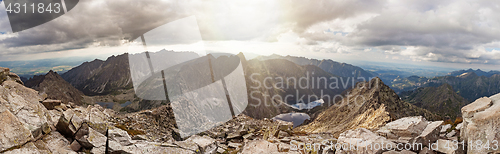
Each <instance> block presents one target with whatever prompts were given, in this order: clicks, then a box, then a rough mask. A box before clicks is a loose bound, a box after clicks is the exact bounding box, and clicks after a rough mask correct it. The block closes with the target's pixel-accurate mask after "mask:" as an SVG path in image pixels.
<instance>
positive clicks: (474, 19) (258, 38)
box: [0, 0, 500, 69]
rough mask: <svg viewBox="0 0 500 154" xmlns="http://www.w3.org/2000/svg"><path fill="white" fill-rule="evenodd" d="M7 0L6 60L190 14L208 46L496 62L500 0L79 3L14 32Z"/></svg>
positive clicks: (0, 41) (461, 64) (105, 48)
mask: <svg viewBox="0 0 500 154" xmlns="http://www.w3.org/2000/svg"><path fill="white" fill-rule="evenodd" d="M1 3H2V5H0V32H1V33H0V61H7V60H31V59H43V58H53V57H65V56H93V55H96V56H97V55H111V54H121V53H124V52H127V50H128V47H127V45H128V44H129V43H130V41H132V40H133V39H135V38H137V37H138V36H140V35H141V34H142V33H144V32H147V31H148V30H151V29H153V28H155V27H158V26H161V25H164V24H167V23H170V22H173V21H176V20H179V19H183V18H186V17H194V18H195V19H196V22H195V23H196V24H197V27H198V28H197V29H198V30H199V34H200V35H201V38H202V39H201V41H203V45H204V50H205V51H206V52H230V53H238V52H247V53H254V54H260V55H269V54H272V53H276V54H280V55H294V56H305V57H309V58H316V59H333V60H336V61H341V62H355V61H375V62H393V63H405V64H418V65H428V66H445V67H455V68H470V67H472V68H483V69H495V68H498V66H499V65H500V61H499V60H500V20H499V19H500V2H499V1H488V0H457V1H451V0H441V1H432V0H409V1H398V0H316V1H303V0H276V1H268V0H252V1H243V0H209V1H202V0H187V1H172V0H144V1H133V0H112V1H105V0H80V2H79V3H78V5H77V6H75V8H74V9H72V10H71V11H69V12H68V13H67V14H65V15H63V16H61V17H59V18H57V19H55V20H52V21H50V22H48V23H46V24H43V25H40V26H38V27H35V28H32V29H28V30H25V31H21V32H17V33H11V32H9V31H11V30H10V25H9V20H8V18H7V14H6V13H5V11H4V10H5V7H4V4H3V2H1ZM183 27H185V26H183V25H182V24H178V25H177V26H174V27H172V28H173V29H175V28H183ZM162 37H163V38H164V40H165V41H164V42H163V45H164V47H165V48H167V49H176V46H179V45H182V44H189V43H193V42H192V41H179V39H178V38H179V35H165V36H162ZM181 40H182V39H181Z"/></svg>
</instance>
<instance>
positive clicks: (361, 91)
mask: <svg viewBox="0 0 500 154" xmlns="http://www.w3.org/2000/svg"><path fill="white" fill-rule="evenodd" d="M346 96H348V97H345V98H344V99H343V100H341V101H337V103H336V104H335V105H333V106H331V107H330V108H328V109H327V110H325V111H324V112H322V113H321V114H319V115H318V117H317V118H316V119H315V120H314V121H313V122H311V123H310V124H308V125H305V126H300V127H298V128H297V129H298V130H303V131H307V132H314V133H317V132H331V133H333V134H335V135H338V134H340V133H342V132H344V131H346V130H349V129H356V128H369V129H377V128H379V127H381V126H383V125H385V124H386V123H387V122H389V121H391V120H396V119H400V118H403V117H408V116H419V115H420V116H423V117H425V118H426V119H430V120H437V119H440V117H439V116H437V115H435V114H433V113H431V112H429V111H427V110H425V109H421V108H418V107H416V106H414V105H411V104H409V103H407V102H404V101H403V100H401V99H400V98H399V97H398V95H397V94H396V93H395V92H394V91H393V90H391V89H390V88H389V87H388V86H387V85H385V84H384V83H383V82H382V80H380V79H379V78H374V79H372V80H371V81H370V82H360V83H358V84H357V85H356V88H354V89H352V90H350V91H349V93H348V94H347V95H346Z"/></svg>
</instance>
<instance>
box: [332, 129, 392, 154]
mask: <svg viewBox="0 0 500 154" xmlns="http://www.w3.org/2000/svg"><path fill="white" fill-rule="evenodd" d="M337 143H338V144H340V145H346V147H356V148H346V149H342V150H340V151H339V152H344V153H382V152H384V151H387V149H389V148H388V147H392V148H396V144H395V143H393V142H391V141H389V140H387V139H386V138H385V137H382V136H378V135H377V134H375V133H373V132H371V131H370V130H368V129H365V128H358V129H355V130H348V131H346V132H343V133H342V134H340V136H339V138H338V140H337ZM382 147H383V148H382Z"/></svg>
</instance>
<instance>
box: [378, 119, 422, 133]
mask: <svg viewBox="0 0 500 154" xmlns="http://www.w3.org/2000/svg"><path fill="white" fill-rule="evenodd" d="M427 124H428V123H427V120H425V118H423V117H422V116H417V117H405V118H401V119H398V120H395V121H393V122H390V123H388V124H386V125H385V126H384V127H382V128H381V130H390V132H391V133H392V134H394V135H396V136H399V137H415V136H418V135H420V134H421V133H422V131H424V129H425V128H426V127H427Z"/></svg>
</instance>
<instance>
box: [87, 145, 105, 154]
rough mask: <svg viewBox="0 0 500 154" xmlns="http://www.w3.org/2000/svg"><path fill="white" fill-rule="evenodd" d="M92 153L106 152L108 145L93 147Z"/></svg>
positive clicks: (101, 153) (100, 153)
mask: <svg viewBox="0 0 500 154" xmlns="http://www.w3.org/2000/svg"><path fill="white" fill-rule="evenodd" d="M90 153H92V154H105V153H106V147H105V146H102V147H95V148H92V150H90Z"/></svg>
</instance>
